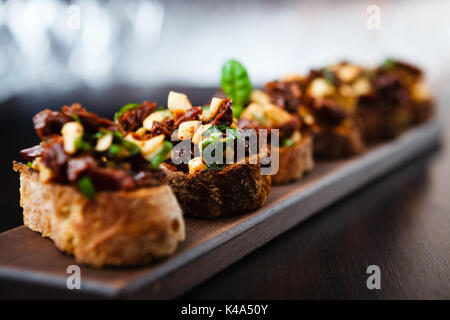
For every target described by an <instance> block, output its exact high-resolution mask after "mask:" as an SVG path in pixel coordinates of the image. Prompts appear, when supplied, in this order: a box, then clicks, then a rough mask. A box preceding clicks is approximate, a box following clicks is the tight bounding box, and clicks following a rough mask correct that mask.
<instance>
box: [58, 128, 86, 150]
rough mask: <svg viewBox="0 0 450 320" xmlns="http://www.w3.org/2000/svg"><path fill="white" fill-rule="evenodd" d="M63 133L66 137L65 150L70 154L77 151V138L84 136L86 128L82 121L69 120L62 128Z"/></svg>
mask: <svg viewBox="0 0 450 320" xmlns="http://www.w3.org/2000/svg"><path fill="white" fill-rule="evenodd" d="M61 134H62V136H63V139H64V151H65V152H67V153H68V154H74V153H75V152H76V151H77V148H76V146H75V140H76V139H77V138H79V137H82V136H83V134H84V128H83V126H82V125H81V123H79V122H76V121H73V122H67V123H66V124H65V125H64V126H63V127H62V129H61Z"/></svg>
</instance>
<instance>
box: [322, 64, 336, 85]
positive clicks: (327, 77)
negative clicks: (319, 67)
mask: <svg viewBox="0 0 450 320" xmlns="http://www.w3.org/2000/svg"><path fill="white" fill-rule="evenodd" d="M323 77H324V78H325V80H327V81H328V82H329V83H330V84H332V85H334V84H335V79H334V73H333V71H331V70H330V69H328V68H324V69H323Z"/></svg>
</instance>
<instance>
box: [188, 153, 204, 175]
mask: <svg viewBox="0 0 450 320" xmlns="http://www.w3.org/2000/svg"><path fill="white" fill-rule="evenodd" d="M188 168H189V173H191V174H192V173H196V172H199V171H203V170H206V169H207V168H208V167H207V166H206V165H205V164H204V163H203V158H202V157H195V158H193V159H191V160H189V162H188Z"/></svg>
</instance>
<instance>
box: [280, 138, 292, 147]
mask: <svg viewBox="0 0 450 320" xmlns="http://www.w3.org/2000/svg"><path fill="white" fill-rule="evenodd" d="M293 145H294V141H292V140H291V139H289V138H284V139H283V140H281V146H282V147H292V146H293Z"/></svg>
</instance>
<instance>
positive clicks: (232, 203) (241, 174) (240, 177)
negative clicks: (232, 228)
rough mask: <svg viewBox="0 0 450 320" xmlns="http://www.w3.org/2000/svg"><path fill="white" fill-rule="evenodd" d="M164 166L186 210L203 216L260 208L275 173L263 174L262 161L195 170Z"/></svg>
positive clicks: (173, 188)
mask: <svg viewBox="0 0 450 320" xmlns="http://www.w3.org/2000/svg"><path fill="white" fill-rule="evenodd" d="M161 169H162V170H163V171H164V172H165V173H166V176H167V179H168V182H169V184H170V186H171V187H172V190H173V191H174V193H175V194H176V196H177V199H178V202H179V203H180V206H181V208H182V209H183V212H184V213H185V214H187V215H191V216H195V217H200V218H218V217H222V216H226V215H231V214H238V213H244V212H247V211H251V210H254V209H257V208H259V207H261V206H262V205H263V203H264V202H265V200H266V199H267V197H268V195H269V193H270V188H271V177H270V176H267V175H261V172H260V171H261V168H260V166H259V164H247V163H233V164H230V165H228V166H226V167H225V168H224V169H223V170H215V169H209V170H205V171H201V172H196V173H194V174H189V173H183V172H181V171H173V170H171V169H170V168H169V167H168V166H166V165H165V164H162V165H161Z"/></svg>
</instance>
